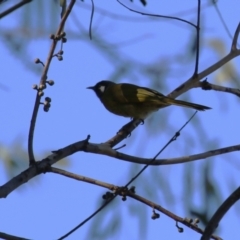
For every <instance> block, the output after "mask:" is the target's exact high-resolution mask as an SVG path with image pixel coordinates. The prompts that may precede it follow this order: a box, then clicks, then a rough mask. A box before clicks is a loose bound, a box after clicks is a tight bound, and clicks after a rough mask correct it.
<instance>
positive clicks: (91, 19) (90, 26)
mask: <svg viewBox="0 0 240 240" xmlns="http://www.w3.org/2000/svg"><path fill="white" fill-rule="evenodd" d="M91 2H92V11H91V17H90V24H89V37H90V39H91V40H92V22H93V15H94V1H93V0H91Z"/></svg>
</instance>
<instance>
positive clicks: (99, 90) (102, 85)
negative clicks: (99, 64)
mask: <svg viewBox="0 0 240 240" xmlns="http://www.w3.org/2000/svg"><path fill="white" fill-rule="evenodd" d="M113 84H115V83H114V82H111V81H100V82H98V83H97V84H96V85H95V86H92V87H87V89H92V90H93V91H94V92H95V93H96V94H97V96H98V97H99V98H100V99H101V98H102V96H103V94H104V92H105V90H106V89H107V88H108V87H109V86H111V85H113Z"/></svg>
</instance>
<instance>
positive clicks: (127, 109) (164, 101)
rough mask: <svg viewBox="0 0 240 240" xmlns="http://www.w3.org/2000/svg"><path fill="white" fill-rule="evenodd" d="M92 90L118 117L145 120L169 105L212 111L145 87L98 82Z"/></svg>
mask: <svg viewBox="0 0 240 240" xmlns="http://www.w3.org/2000/svg"><path fill="white" fill-rule="evenodd" d="M88 89H92V90H93V91H94V92H95V93H96V95H97V96H98V98H99V99H100V100H101V102H102V103H103V105H104V106H105V108H106V109H107V110H108V111H110V112H112V113H114V114H117V115H120V116H124V117H131V118H138V119H142V120H143V119H145V118H146V117H147V116H148V115H149V114H151V113H152V112H155V111H157V110H158V109H159V108H161V107H163V106H168V105H178V106H183V107H189V108H193V109H196V110H199V111H204V110H207V109H211V108H209V107H207V106H203V105H199V104H195V103H190V102H185V101H181V100H175V99H173V98H169V97H166V96H164V95H163V94H161V93H159V92H157V91H155V90H153V89H150V88H145V87H139V86H137V85H134V84H129V83H119V84H116V83H114V82H111V81H101V82H98V83H97V84H96V85H95V86H93V87H88Z"/></svg>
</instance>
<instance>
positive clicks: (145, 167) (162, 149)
mask: <svg viewBox="0 0 240 240" xmlns="http://www.w3.org/2000/svg"><path fill="white" fill-rule="evenodd" d="M196 113H197V111H196V112H195V113H194V114H193V115H192V116H191V118H190V119H189V120H188V121H187V122H186V123H185V124H184V125H183V126H182V127H181V128H180V129H179V130H178V131H177V132H176V133H175V134H174V136H173V137H172V138H171V139H170V140H169V141H168V142H167V143H166V144H165V146H164V147H162V148H161V150H160V151H159V152H158V153H157V154H156V155H155V156H154V157H153V159H152V160H151V161H150V162H149V163H147V164H146V165H145V166H144V167H143V168H142V169H141V170H140V171H139V172H138V173H137V174H136V175H135V176H134V177H133V178H132V179H131V180H130V181H129V182H128V183H127V184H126V185H125V187H128V186H129V185H130V184H131V183H132V182H133V181H134V180H135V179H137V178H138V177H139V176H140V175H141V174H142V173H143V172H144V171H145V170H146V169H147V168H148V167H149V166H150V165H151V163H154V162H155V161H156V158H157V157H158V156H159V155H160V154H161V153H162V152H163V151H164V150H165V149H166V148H167V147H168V146H169V144H170V143H172V142H173V141H175V140H176V139H177V137H178V136H180V132H181V131H182V130H183V128H185V127H186V125H187V124H188V123H189V122H190V121H191V120H192V119H193V117H194V116H195V115H196Z"/></svg>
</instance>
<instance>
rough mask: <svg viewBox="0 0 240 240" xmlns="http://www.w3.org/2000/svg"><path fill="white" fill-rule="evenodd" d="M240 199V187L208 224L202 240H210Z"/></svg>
mask: <svg viewBox="0 0 240 240" xmlns="http://www.w3.org/2000/svg"><path fill="white" fill-rule="evenodd" d="M239 199H240V187H238V188H237V189H236V190H235V191H234V192H233V193H232V194H231V195H230V196H229V197H228V198H227V199H226V200H225V201H224V202H223V204H222V205H221V206H220V207H219V208H218V209H217V211H216V212H215V213H214V215H213V216H212V218H211V219H210V221H209V222H208V224H207V226H206V228H205V230H204V233H203V235H202V238H201V240H209V239H210V236H211V234H212V233H213V232H214V231H215V229H216V228H217V227H218V224H219V222H220V221H221V219H222V218H223V216H224V215H225V214H226V213H227V212H228V210H229V209H230V208H231V207H232V206H233V205H234V204H235V203H236V202H237V201H238V200H239Z"/></svg>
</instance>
